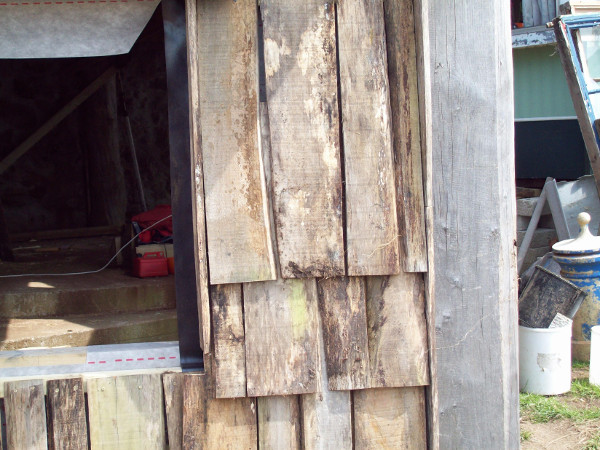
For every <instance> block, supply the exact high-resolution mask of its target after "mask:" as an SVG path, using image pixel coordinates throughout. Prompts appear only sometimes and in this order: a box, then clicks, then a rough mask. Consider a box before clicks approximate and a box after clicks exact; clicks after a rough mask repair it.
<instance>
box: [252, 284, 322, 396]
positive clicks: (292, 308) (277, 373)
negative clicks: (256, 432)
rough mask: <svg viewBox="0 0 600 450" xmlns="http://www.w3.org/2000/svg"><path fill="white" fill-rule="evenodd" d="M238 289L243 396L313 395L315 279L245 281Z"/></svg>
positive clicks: (315, 369) (315, 381)
mask: <svg viewBox="0 0 600 450" xmlns="http://www.w3.org/2000/svg"><path fill="white" fill-rule="evenodd" d="M243 289H244V323H245V330H246V339H245V342H246V383H247V384H246V385H247V392H248V395H249V396H251V397H255V396H266V395H290V394H305V393H311V392H316V391H317V389H318V386H319V384H318V379H317V375H318V373H317V372H318V370H320V367H319V359H318V358H319V349H318V326H319V325H318V314H319V313H318V305H317V287H316V280H315V279H306V280H277V281H265V282H258V283H247V284H244V286H243Z"/></svg>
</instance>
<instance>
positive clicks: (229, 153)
mask: <svg viewBox="0 0 600 450" xmlns="http://www.w3.org/2000/svg"><path fill="white" fill-rule="evenodd" d="M198 8H199V9H198V57H199V61H198V66H199V81H200V118H201V128H202V160H203V173H204V189H205V212H206V232H207V237H208V258H209V266H210V282H211V284H224V283H241V282H251V281H264V280H274V279H275V278H276V273H275V263H274V260H273V248H272V247H271V236H270V234H271V230H270V223H269V218H268V211H267V200H266V187H265V180H264V168H263V166H262V156H261V148H260V130H259V121H258V103H259V100H258V62H257V60H258V58H257V33H258V31H257V25H258V17H257V8H256V1H255V0H238V1H236V2H232V1H229V0H217V1H214V0H213V1H202V2H199V3H198Z"/></svg>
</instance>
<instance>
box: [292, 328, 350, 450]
mask: <svg viewBox="0 0 600 450" xmlns="http://www.w3.org/2000/svg"><path fill="white" fill-rule="evenodd" d="M319 322H320V323H319V325H321V322H322V321H319ZM319 329H320V330H322V329H323V327H322V326H319ZM323 334H324V333H323V332H319V364H320V366H321V371H320V373H319V377H318V378H319V387H320V392H317V393H314V394H304V395H301V396H300V410H301V413H302V420H301V422H302V440H303V448H304V449H306V450H317V449H332V450H334V449H335V450H345V449H347V450H350V449H352V448H353V447H352V402H351V393H350V391H332V390H330V389H329V386H328V381H327V376H326V372H327V367H326V366H327V363H326V357H325V342H324V340H323Z"/></svg>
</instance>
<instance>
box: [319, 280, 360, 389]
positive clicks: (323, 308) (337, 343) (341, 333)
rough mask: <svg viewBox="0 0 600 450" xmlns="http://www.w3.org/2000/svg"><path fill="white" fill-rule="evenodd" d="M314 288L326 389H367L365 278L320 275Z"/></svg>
mask: <svg viewBox="0 0 600 450" xmlns="http://www.w3.org/2000/svg"><path fill="white" fill-rule="evenodd" d="M317 287H318V292H319V312H320V316H321V323H322V325H323V326H322V333H323V341H324V355H323V357H324V358H325V360H326V361H327V364H326V367H327V371H326V374H327V378H328V380H329V383H328V386H329V389H331V390H353V389H364V388H367V387H368V373H369V353H368V351H369V346H368V337H367V311H366V303H365V282H364V279H362V278H359V277H349V278H323V279H320V280H318V282H317ZM323 376H325V373H324V374H323Z"/></svg>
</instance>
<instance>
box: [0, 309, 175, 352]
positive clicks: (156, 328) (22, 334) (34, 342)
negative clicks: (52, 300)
mask: <svg viewBox="0 0 600 450" xmlns="http://www.w3.org/2000/svg"><path fill="white" fill-rule="evenodd" d="M176 340H178V335H177V313H176V311H175V310H174V309H170V310H162V311H148V312H127V313H120V314H88V315H73V316H65V317H57V318H41V319H8V320H2V321H0V351H5V350H19V349H22V348H32V347H63V346H65V347H85V346H89V345H101V344H125V343H132V342H157V341H176Z"/></svg>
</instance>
